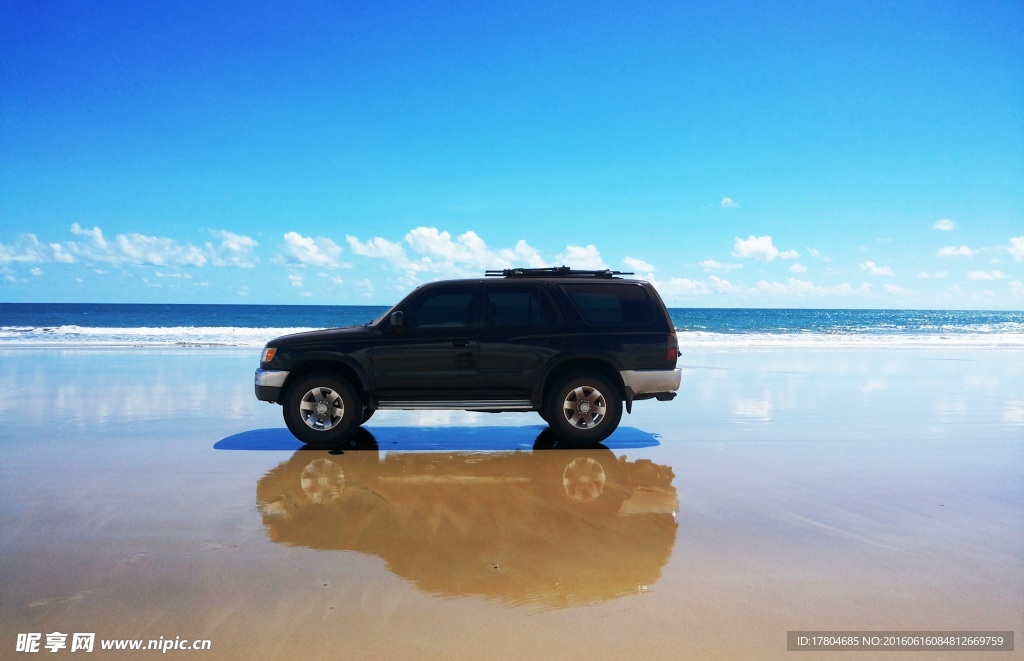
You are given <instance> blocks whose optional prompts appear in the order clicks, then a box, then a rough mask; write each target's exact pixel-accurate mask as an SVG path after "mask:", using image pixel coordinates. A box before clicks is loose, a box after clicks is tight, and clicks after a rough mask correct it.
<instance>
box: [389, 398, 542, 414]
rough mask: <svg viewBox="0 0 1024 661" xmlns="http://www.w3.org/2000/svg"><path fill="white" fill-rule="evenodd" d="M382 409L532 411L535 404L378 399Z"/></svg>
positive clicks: (504, 401) (520, 402)
mask: <svg viewBox="0 0 1024 661" xmlns="http://www.w3.org/2000/svg"><path fill="white" fill-rule="evenodd" d="M377 409H378V410H380V411H387V410H402V411H450V410H453V409H454V410H457V411H532V410H533V404H531V403H530V400H528V399H496V400H483V401H481V400H455V399H451V400H444V401H441V400H426V401H414V400H407V401H378V402H377Z"/></svg>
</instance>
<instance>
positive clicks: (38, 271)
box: [28, 266, 43, 278]
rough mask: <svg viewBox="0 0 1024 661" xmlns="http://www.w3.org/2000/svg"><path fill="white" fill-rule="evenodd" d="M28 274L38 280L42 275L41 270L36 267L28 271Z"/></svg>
mask: <svg viewBox="0 0 1024 661" xmlns="http://www.w3.org/2000/svg"><path fill="white" fill-rule="evenodd" d="M28 272H29V273H31V274H32V275H34V276H36V277H37V278H38V277H39V276H41V275H42V274H43V269H41V268H39V267H38V266H33V267H32V268H31V269H29V271H28Z"/></svg>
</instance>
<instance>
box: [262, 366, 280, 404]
mask: <svg viewBox="0 0 1024 661" xmlns="http://www.w3.org/2000/svg"><path fill="white" fill-rule="evenodd" d="M287 378H288V372H287V371H285V370H265V369H258V370H256V379H255V381H256V399H258V400H260V401H261V402H279V401H281V388H283V387H284V382H285V380H286V379H287Z"/></svg>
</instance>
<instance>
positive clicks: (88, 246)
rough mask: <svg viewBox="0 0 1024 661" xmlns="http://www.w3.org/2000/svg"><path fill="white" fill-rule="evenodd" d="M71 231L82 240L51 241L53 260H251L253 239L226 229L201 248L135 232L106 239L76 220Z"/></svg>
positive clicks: (220, 263)
mask: <svg viewBox="0 0 1024 661" xmlns="http://www.w3.org/2000/svg"><path fill="white" fill-rule="evenodd" d="M71 233H72V234H74V235H75V236H77V237H80V238H81V239H83V240H82V241H69V242H68V243H67V244H65V245H61V244H57V243H51V244H50V249H51V251H52V254H53V259H54V260H55V261H58V262H64V263H71V262H74V261H75V260H76V258H77V259H84V260H86V261H89V262H104V263H107V264H112V265H114V266H126V265H127V266H163V267H179V266H195V267H199V266H205V265H206V264H207V263H208V262H209V263H213V264H214V265H217V266H243V265H251V263H252V262H253V261H255V257H254V256H253V255H252V249H253V248H254V247H255V246H256V242H255V241H253V240H252V239H250V238H249V237H244V236H241V235H238V234H234V233H232V232H226V231H221V232H212V234H213V235H214V236H215V237H217V238H219V239H220V240H221V244H220V245H219V246H214V245H213V244H211V243H209V242H207V243H206V245H205V246H204V247H203V248H200V247H197V246H194V245H191V244H181V243H178V241H176V240H175V239H172V238H169V237H162V236H148V235H145V234H139V233H137V232H129V233H126V234H118V235H117V236H115V237H114V238H113V239H112V240H108V239H107V238H106V237H105V236H104V235H103V230H101V229H100V228H99V227H93V228H92V229H86V228H83V227H82V226H81V225H79V224H78V223H74V224H72V225H71Z"/></svg>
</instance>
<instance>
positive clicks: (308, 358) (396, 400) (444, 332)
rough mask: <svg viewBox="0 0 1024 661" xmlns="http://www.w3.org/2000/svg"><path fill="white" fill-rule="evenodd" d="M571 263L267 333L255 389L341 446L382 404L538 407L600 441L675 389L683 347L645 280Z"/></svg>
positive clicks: (448, 285)
mask: <svg viewBox="0 0 1024 661" xmlns="http://www.w3.org/2000/svg"><path fill="white" fill-rule="evenodd" d="M620 275H631V274H624V273H619V272H616V271H608V270H605V271H576V270H572V269H569V268H567V267H559V268H547V269H507V270H504V271H488V272H487V273H486V276H487V277H484V278H479V279H472V280H447V281H442V282H432V283H429V284H425V285H422V286H420V287H418V288H417V289H415V290H414V291H413V292H412V293H411V294H409V295H408V296H406V297H405V299H403V300H402V301H401V302H400V303H398V304H397V305H396V306H394V307H393V308H391V309H390V310H388V311H387V312H385V313H384V314H383V315H381V316H380V317H378V318H377V319H375V320H373V321H371V322H369V323H368V324H366V325H365V326H356V327H352V328H336V329H330V330H321V331H311V332H307V333H298V334H295V335H286V336H284V337H279V338H277V339H274V340H271V341H270V342H268V343H267V346H266V348H264V350H263V355H262V357H261V359H260V368H259V369H258V370H256V397H257V398H258V399H260V400H263V401H265V402H277V403H280V404H281V405H282V407H283V409H284V420H285V423H286V424H287V425H288V429H289V430H290V431H291V432H292V433H293V434H294V435H295V436H296V438H298V439H299V440H301V441H303V442H305V443H309V444H316V445H331V444H334V443H337V442H339V441H342V440H344V439H346V438H348V437H350V436H351V435H352V434H353V432H355V430H356V428H357V427H358V426H359V425H360V424H362V423H363V422H366V420H368V419H369V418H370V416H371V415H373V413H374V411H376V410H378V409H413V410H424V409H461V410H466V411H488V412H503V411H537V412H538V413H540V415H541V416H542V417H543V418H544V420H545V421H547V423H548V424H549V425H550V427H551V429H552V431H554V433H555V434H556V435H557V436H558V437H559V438H561V439H563V440H565V441H568V442H570V443H575V444H579V445H595V444H597V443H599V442H600V441H602V440H603V439H605V438H607V437H608V435H609V434H611V433H612V432H613V431H615V428H616V427H617V426H618V424H619V419H620V417H621V416H622V408H623V405H625V408H626V411H631V410H632V405H633V402H634V401H637V400H640V399H659V400H669V399H672V398H673V397H675V391H676V390H678V389H679V380H680V372H679V370H678V369H676V358H677V357H678V353H679V351H678V344H677V342H676V333H675V328H674V327H673V325H672V321H671V319H670V318H669V315H668V311H667V310H666V309H665V304H664V303H663V302H662V300H661V297H660V296H658V292H657V291H655V289H654V287H653V286H651V284H650V283H649V282H645V281H643V280H629V279H622V278H619V277H617V276H620Z"/></svg>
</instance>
